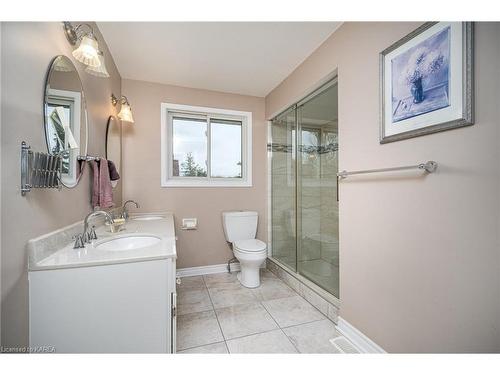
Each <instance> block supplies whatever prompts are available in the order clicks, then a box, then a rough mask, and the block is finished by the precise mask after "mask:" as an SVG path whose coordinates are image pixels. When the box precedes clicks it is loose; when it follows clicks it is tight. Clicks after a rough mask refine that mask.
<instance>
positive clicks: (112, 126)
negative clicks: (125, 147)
mask: <svg viewBox="0 0 500 375" xmlns="http://www.w3.org/2000/svg"><path fill="white" fill-rule="evenodd" d="M120 131H121V128H120V123H119V121H118V119H117V118H116V117H114V116H109V118H108V124H107V125H106V151H105V152H106V154H105V155H106V159H107V160H108V161H112V162H113V164H114V165H115V168H116V171H117V172H118V174H121V170H120V164H121V163H120V161H121V158H122V142H121V135H120ZM111 185H112V186H113V187H116V185H118V180H111Z"/></svg>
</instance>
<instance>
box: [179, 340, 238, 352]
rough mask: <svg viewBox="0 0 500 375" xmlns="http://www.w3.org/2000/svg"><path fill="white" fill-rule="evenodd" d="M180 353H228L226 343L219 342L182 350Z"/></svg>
mask: <svg viewBox="0 0 500 375" xmlns="http://www.w3.org/2000/svg"><path fill="white" fill-rule="evenodd" d="M177 353H179V354H228V353H229V352H228V351H227V346H226V343H224V342H217V343H215V344H209V345H203V346H198V347H196V348H191V349H186V350H180V351H178V352H177Z"/></svg>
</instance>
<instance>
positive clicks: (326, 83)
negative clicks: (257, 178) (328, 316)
mask: <svg viewBox="0 0 500 375" xmlns="http://www.w3.org/2000/svg"><path fill="white" fill-rule="evenodd" d="M333 85H337V87H338V75H337V72H336V71H335V72H334V73H332V74H330V75H328V76H327V78H325V79H323V80H322V81H321V82H320V83H319V84H317V85H316V87H315V88H313V89H311V90H310V91H309V92H308V93H307V94H306V95H304V96H302V99H300V100H298V101H294V102H293V103H292V104H291V105H288V106H286V107H284V109H283V110H281V111H280V112H278V113H276V114H274V115H273V116H272V117H271V118H270V119H269V120H268V121H267V123H268V133H267V138H268V139H267V141H268V145H272V143H273V139H272V122H273V120H274V119H275V118H277V117H278V116H280V115H281V114H283V113H285V112H287V111H289V110H290V109H292V108H293V109H295V111H296V112H295V140H294V142H295V179H296V181H295V202H294V204H295V256H296V262H295V263H296V267H295V268H296V269H295V270H294V269H292V268H291V267H290V266H289V265H287V264H285V263H284V262H281V261H280V260H279V259H277V258H274V257H273V248H272V242H273V237H272V236H273V233H272V224H273V223H272V217H273V216H272V215H273V212H272V209H273V204H272V154H273V151H272V148H271V147H269V146H268V152H267V160H268V164H267V165H268V184H267V185H268V258H269V260H270V261H272V262H274V263H275V264H276V265H278V266H279V267H281V268H283V269H284V270H285V271H286V272H288V273H289V274H291V275H292V276H293V277H295V278H296V279H298V280H299V282H302V283H303V284H305V285H307V286H308V287H310V288H311V289H312V290H314V291H316V292H318V293H320V294H321V295H323V296H324V297H326V298H327V299H328V300H329V302H331V303H333V304H334V305H336V306H337V307H339V306H340V287H339V296H338V297H337V296H335V295H333V294H332V293H330V292H329V291H327V290H326V289H324V288H322V287H321V286H319V285H318V284H316V283H315V282H314V281H312V280H311V279H309V278H307V277H306V276H304V275H302V274H300V273H299V268H298V261H297V259H298V254H299V252H300V250H301V241H300V240H299V236H298V235H299V234H300V233H302V223H301V220H299V217H301V215H302V208H301V205H300V204H301V193H302V190H301V184H300V183H299V182H298V176H300V175H301V174H300V173H301V162H302V155H300V157H299V154H300V152H299V150H298V148H299V139H300V138H299V137H300V136H301V131H302V126H301V124H300V121H299V119H300V114H299V111H300V107H301V106H302V105H303V104H305V103H307V102H308V101H310V100H311V99H313V98H315V97H316V96H317V95H320V94H321V93H323V92H324V91H325V90H327V89H329V88H330V87H331V86H333ZM337 100H338V99H337ZM337 132H338V125H337ZM339 155H340V153H339ZM292 157H293V155H292ZM299 161H300V162H299ZM299 185H300V187H299ZM337 199H338V201H340V200H339V186H338V180H337ZM339 216H340V207H339ZM339 238H340V233H339ZM339 252H340V240H339ZM339 272H340V255H339ZM339 279H340V275H339ZM339 282H340V280H339Z"/></svg>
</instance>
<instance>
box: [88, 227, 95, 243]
mask: <svg viewBox="0 0 500 375" xmlns="http://www.w3.org/2000/svg"><path fill="white" fill-rule="evenodd" d="M89 237H90V239H91V240H97V234H96V232H95V225H92V228H91V229H90V233H89Z"/></svg>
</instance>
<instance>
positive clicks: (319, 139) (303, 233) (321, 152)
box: [297, 82, 339, 297]
mask: <svg viewBox="0 0 500 375" xmlns="http://www.w3.org/2000/svg"><path fill="white" fill-rule="evenodd" d="M297 116H298V121H297V128H298V129H297V131H298V133H299V137H297V142H298V147H297V177H298V178H297V233H298V236H297V272H298V273H299V274H301V275H303V276H305V277H306V278H308V279H310V280H311V281H313V282H314V283H315V284H317V285H319V286H320V287H322V288H323V289H325V290H327V291H328V292H330V293H331V294H333V295H335V296H336V297H339V229H338V228H339V227H338V217H339V215H338V189H337V171H338V107H337V84H336V82H332V83H330V84H328V85H326V86H324V87H323V88H321V89H319V90H318V91H317V92H315V93H313V94H312V95H310V96H309V97H308V98H306V99H305V100H303V101H302V102H300V103H299V104H298V106H297Z"/></svg>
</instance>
